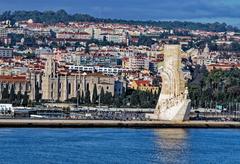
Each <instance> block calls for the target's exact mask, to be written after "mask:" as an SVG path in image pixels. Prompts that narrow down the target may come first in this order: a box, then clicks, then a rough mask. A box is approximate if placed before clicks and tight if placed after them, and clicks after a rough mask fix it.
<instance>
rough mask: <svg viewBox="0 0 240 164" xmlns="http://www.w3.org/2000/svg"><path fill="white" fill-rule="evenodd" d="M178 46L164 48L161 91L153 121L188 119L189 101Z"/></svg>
mask: <svg viewBox="0 0 240 164" xmlns="http://www.w3.org/2000/svg"><path fill="white" fill-rule="evenodd" d="M181 53H182V52H181V47H180V45H165V46H164V67H163V71H162V73H161V76H162V90H161V94H160V97H159V100H158V103H157V106H156V109H155V112H154V115H153V116H152V118H153V119H158V120H171V121H184V120H187V119H188V115H189V110H190V102H191V101H190V100H189V99H188V98H187V96H188V89H187V87H186V83H187V82H186V80H185V79H184V74H183V72H182V69H181Z"/></svg>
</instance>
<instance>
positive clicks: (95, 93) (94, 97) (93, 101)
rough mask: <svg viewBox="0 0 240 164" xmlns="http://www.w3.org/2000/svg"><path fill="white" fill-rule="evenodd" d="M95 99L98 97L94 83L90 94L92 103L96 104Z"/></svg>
mask: <svg viewBox="0 0 240 164" xmlns="http://www.w3.org/2000/svg"><path fill="white" fill-rule="evenodd" d="M97 99H98V94H97V85H96V84H94V88H93V95H92V103H93V104H96V103H97Z"/></svg>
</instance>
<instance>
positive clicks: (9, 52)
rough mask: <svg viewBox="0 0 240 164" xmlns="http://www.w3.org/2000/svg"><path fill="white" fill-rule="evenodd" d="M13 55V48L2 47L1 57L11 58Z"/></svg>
mask: <svg viewBox="0 0 240 164" xmlns="http://www.w3.org/2000/svg"><path fill="white" fill-rule="evenodd" d="M12 56H13V49H12V48H0V58H11V57H12Z"/></svg>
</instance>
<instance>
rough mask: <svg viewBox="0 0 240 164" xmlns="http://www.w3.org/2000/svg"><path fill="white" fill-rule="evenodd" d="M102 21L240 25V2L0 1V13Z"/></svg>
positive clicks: (176, 0)
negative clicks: (61, 12) (49, 13)
mask: <svg viewBox="0 0 240 164" xmlns="http://www.w3.org/2000/svg"><path fill="white" fill-rule="evenodd" d="M58 9H65V10H66V11H68V12H70V13H77V12H79V13H86V14H90V15H92V16H96V17H102V18H121V19H134V20H180V21H183V20H189V21H200V22H214V21H220V22H227V23H229V24H232V25H237V26H240V0H0V11H1V12H2V11H5V10H41V11H44V10H58Z"/></svg>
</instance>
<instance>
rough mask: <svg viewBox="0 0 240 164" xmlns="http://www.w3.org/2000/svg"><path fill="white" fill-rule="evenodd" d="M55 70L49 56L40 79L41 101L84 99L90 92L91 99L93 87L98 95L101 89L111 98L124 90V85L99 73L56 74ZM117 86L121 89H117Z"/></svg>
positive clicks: (53, 62) (54, 65)
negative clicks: (110, 95) (78, 97)
mask: <svg viewBox="0 0 240 164" xmlns="http://www.w3.org/2000/svg"><path fill="white" fill-rule="evenodd" d="M56 69H57V65H56V63H55V61H54V60H53V58H52V57H51V56H49V57H48V59H47V62H46V66H45V70H44V75H43V77H42V99H43V100H46V101H49V100H53V101H62V102H63V101H66V100H69V99H72V98H77V96H79V95H80V96H81V97H85V94H86V92H87V91H89V92H90V99H91V98H92V94H93V89H94V86H95V85H96V87H97V93H98V94H100V91H101V89H102V88H103V90H104V92H109V93H111V94H112V96H114V95H115V94H119V92H123V88H126V87H124V86H126V84H122V85H120V84H119V83H121V81H118V83H116V80H115V78H114V77H111V76H106V75H103V74H101V73H88V74H87V73H81V74H80V72H75V73H74V72H66V71H62V72H61V71H60V72H59V71H58V72H57V70H56ZM122 83H123V82H122ZM116 84H117V86H116ZM119 86H121V87H120V88H119ZM116 89H117V90H116Z"/></svg>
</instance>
